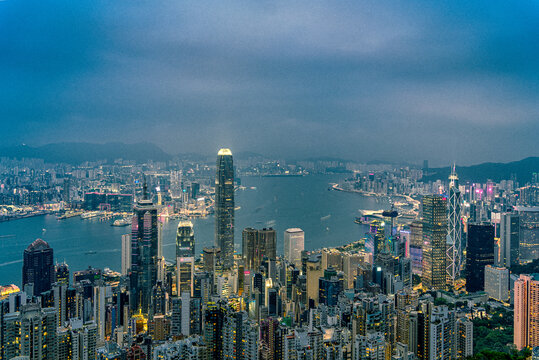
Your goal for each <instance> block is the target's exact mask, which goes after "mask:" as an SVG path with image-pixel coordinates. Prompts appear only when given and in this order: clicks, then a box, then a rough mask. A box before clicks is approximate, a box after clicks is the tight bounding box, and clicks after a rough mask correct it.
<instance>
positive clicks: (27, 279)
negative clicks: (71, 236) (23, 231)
mask: <svg viewBox="0 0 539 360" xmlns="http://www.w3.org/2000/svg"><path fill="white" fill-rule="evenodd" d="M53 259H54V255H53V250H52V248H51V247H50V246H49V244H47V243H46V242H45V241H43V240H42V239H36V240H35V241H34V242H33V243H32V244H30V245H29V246H28V247H27V248H26V249H25V250H24V255H23V265H22V286H23V288H24V287H25V286H26V285H28V284H33V288H34V291H33V293H32V294H30V295H34V296H39V295H40V294H41V293H42V292H44V291H49V290H50V289H51V285H52V283H54V282H56V273H55V272H54V262H53Z"/></svg>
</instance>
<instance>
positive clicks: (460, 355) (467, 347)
mask: <svg viewBox="0 0 539 360" xmlns="http://www.w3.org/2000/svg"><path fill="white" fill-rule="evenodd" d="M456 326H457V330H456V334H457V344H456V345H457V359H467V358H469V357H470V356H472V355H473V322H471V321H470V320H468V319H467V318H461V319H458V320H457V325H456Z"/></svg>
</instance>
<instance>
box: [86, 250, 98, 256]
mask: <svg viewBox="0 0 539 360" xmlns="http://www.w3.org/2000/svg"><path fill="white" fill-rule="evenodd" d="M85 254H86V255H94V254H97V251H94V250H92V251H86V252H85Z"/></svg>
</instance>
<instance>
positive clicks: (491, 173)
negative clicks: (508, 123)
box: [0, 142, 539, 184]
mask: <svg viewBox="0 0 539 360" xmlns="http://www.w3.org/2000/svg"><path fill="white" fill-rule="evenodd" d="M0 157H10V158H18V159H21V158H37V159H43V160H45V162H48V163H68V164H73V165H78V164H81V163H83V162H86V161H88V162H94V161H100V160H105V161H108V162H111V161H114V160H116V159H124V160H134V161H137V162H145V161H148V160H153V161H167V160H171V159H173V158H174V157H178V158H181V159H189V160H193V161H213V159H214V157H212V156H208V155H203V154H195V153H184V154H178V155H171V154H168V153H166V152H165V151H163V150H162V149H161V148H160V147H159V146H157V145H155V144H151V143H137V144H125V143H120V142H111V143H106V144H93V143H78V142H65V143H55V144H47V145H42V146H35V147H33V146H27V145H17V146H10V147H4V148H0ZM234 157H235V158H236V159H248V158H255V157H264V158H265V157H266V156H264V155H261V154H258V153H255V152H250V151H243V152H237V153H235V154H234ZM310 160H313V161H314V160H317V161H324V160H325V161H340V162H345V163H346V162H349V161H350V160H345V159H338V158H329V157H320V158H313V159H310ZM450 172H451V168H450V167H442V168H432V169H429V174H428V175H427V176H425V177H424V180H437V179H447V177H448V176H449V174H450ZM534 172H535V173H539V157H528V158H526V159H523V160H520V161H513V162H509V163H491V162H489V163H483V164H478V165H472V166H457V173H458V175H459V179H460V180H461V181H475V182H486V181H487V180H489V179H490V180H493V181H500V180H503V179H510V178H511V175H512V174H514V175H515V176H516V178H517V180H518V181H519V182H520V183H521V184H524V183H526V182H528V181H530V180H531V178H532V173H534Z"/></svg>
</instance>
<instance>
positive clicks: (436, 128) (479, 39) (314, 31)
mask: <svg viewBox="0 0 539 360" xmlns="http://www.w3.org/2000/svg"><path fill="white" fill-rule="evenodd" d="M0 79H1V80H0V124H1V131H0V146H6V145H15V144H20V143H26V144H29V145H41V144H47V143H52V142H65V141H85V142H108V141H123V142H129V143H132V142H139V141H148V142H152V143H155V144H157V145H159V146H160V147H161V148H163V149H164V150H165V151H167V152H170V153H179V152H200V153H204V154H211V153H215V152H216V151H217V149H218V148H220V147H230V148H231V149H232V150H233V152H238V151H253V152H258V153H264V154H267V155H270V156H284V157H287V158H292V157H297V158H299V157H311V156H333V157H342V158H347V159H354V160H391V161H407V162H416V163H419V162H420V161H422V160H423V159H429V160H430V163H431V164H432V165H449V164H450V163H452V162H454V161H456V162H457V163H458V164H462V165H465V164H473V163H478V162H484V161H500V162H505V161H511V160H518V159H521V158H523V157H526V156H533V155H539V145H538V135H539V1H537V0H535V1H525V0H524V1H520V0H519V1H402V2H400V1H350V2H348V1H328V2H323V1H284V2H280V1H246V2H236V1H215V2H207V1H177V0H176V1H122V0H107V1H100V0H76V1H74V0H65V1H54V0H52V1H31V0H30V1H28V0H3V1H2V0H0Z"/></svg>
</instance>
